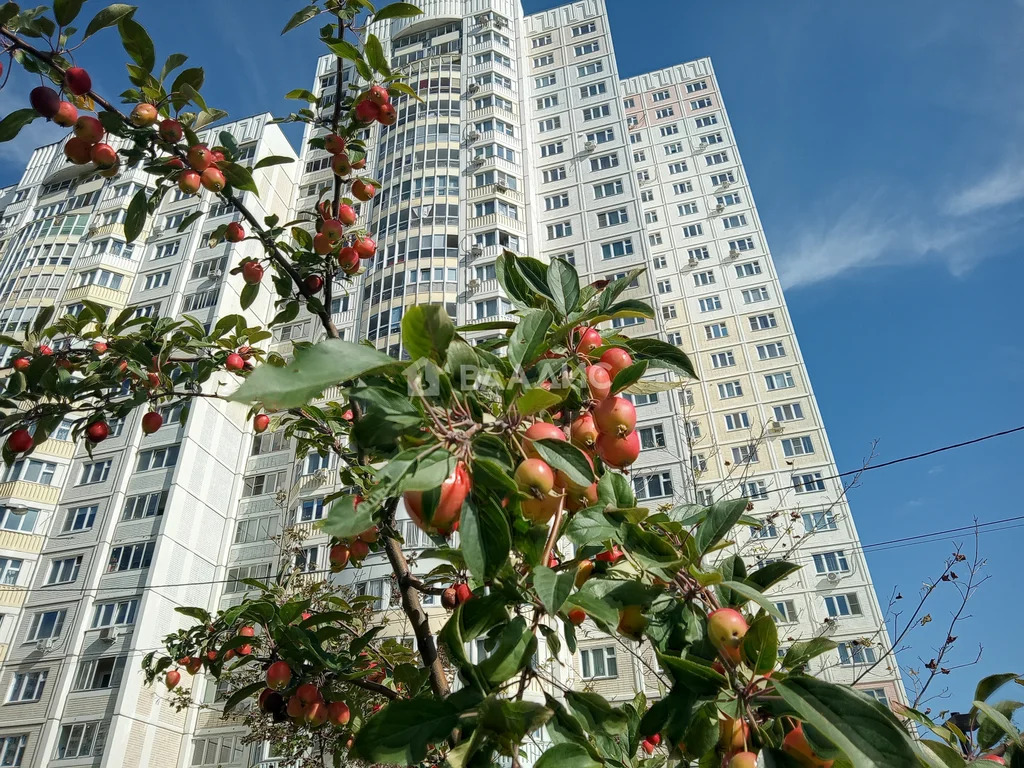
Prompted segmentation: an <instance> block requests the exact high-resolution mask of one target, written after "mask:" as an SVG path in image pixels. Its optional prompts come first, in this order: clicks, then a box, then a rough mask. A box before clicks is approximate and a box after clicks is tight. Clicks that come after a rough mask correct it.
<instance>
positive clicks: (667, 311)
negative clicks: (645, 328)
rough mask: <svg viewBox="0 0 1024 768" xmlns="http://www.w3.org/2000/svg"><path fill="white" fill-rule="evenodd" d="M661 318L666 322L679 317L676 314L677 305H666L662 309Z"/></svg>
mask: <svg viewBox="0 0 1024 768" xmlns="http://www.w3.org/2000/svg"><path fill="white" fill-rule="evenodd" d="M661 316H662V318H664V319H665V320H675V319H676V316H677V314H676V305H675V304H666V305H665V306H663V307H662V308H661Z"/></svg>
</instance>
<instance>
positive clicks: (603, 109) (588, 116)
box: [583, 104, 612, 122]
mask: <svg viewBox="0 0 1024 768" xmlns="http://www.w3.org/2000/svg"><path fill="white" fill-rule="evenodd" d="M611 113H612V109H611V107H610V106H609V105H607V104H601V105H600V106H597V107H587V108H586V109H584V110H583V122H588V121H590V120H599V119H601V118H602V117H608V116H609V115H610V114H611Z"/></svg>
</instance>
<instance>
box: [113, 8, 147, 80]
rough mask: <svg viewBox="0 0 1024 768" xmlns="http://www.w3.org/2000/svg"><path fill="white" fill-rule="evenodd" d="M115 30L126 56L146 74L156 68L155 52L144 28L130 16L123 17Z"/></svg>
mask: <svg viewBox="0 0 1024 768" xmlns="http://www.w3.org/2000/svg"><path fill="white" fill-rule="evenodd" d="M117 28H118V31H119V32H120V33H121V44H122V45H123V46H124V50H125V51H126V52H127V54H128V55H129V56H131V57H132V60H133V61H134V62H135V63H136V64H138V65H139V66H140V67H142V68H143V69H144V70H146V72H152V71H153V67H155V66H156V50H155V48H154V47H153V40H152V38H150V36H149V33H148V32H146V28H145V27H143V26H142V25H141V24H139V22H137V21H135V19H133V18H132V17H131V16H125V17H123V18H122V19H121V20H120V21H119V22H118V23H117Z"/></svg>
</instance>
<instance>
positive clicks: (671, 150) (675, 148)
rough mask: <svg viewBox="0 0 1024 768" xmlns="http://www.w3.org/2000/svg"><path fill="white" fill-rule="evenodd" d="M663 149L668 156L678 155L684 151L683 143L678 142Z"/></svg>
mask: <svg viewBox="0 0 1024 768" xmlns="http://www.w3.org/2000/svg"><path fill="white" fill-rule="evenodd" d="M662 149H663V150H664V151H665V154H666V155H678V154H679V153H680V152H683V151H684V149H683V142H681V141H677V142H675V143H674V144H666V145H665V146H664V147H662Z"/></svg>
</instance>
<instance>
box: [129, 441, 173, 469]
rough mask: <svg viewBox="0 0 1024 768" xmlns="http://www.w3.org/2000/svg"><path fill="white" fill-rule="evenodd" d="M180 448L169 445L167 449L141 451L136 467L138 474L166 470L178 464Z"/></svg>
mask: <svg viewBox="0 0 1024 768" xmlns="http://www.w3.org/2000/svg"><path fill="white" fill-rule="evenodd" d="M179 449H180V447H179V446H177V445H169V446H167V447H165V448H153V449H151V450H148V451H139V461H138V464H137V465H136V467H135V471H136V472H145V471H147V470H150V469H166V468H167V467H173V466H174V465H175V464H177V463H178V452H179Z"/></svg>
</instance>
